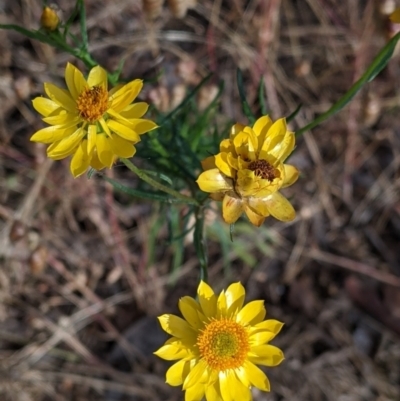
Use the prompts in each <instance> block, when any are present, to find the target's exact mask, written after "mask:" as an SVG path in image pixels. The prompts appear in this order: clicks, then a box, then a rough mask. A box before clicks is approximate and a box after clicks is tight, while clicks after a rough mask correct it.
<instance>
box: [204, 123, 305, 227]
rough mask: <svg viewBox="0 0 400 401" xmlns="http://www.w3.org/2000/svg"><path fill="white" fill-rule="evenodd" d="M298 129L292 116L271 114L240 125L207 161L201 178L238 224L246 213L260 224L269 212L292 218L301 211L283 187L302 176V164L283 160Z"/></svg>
mask: <svg viewBox="0 0 400 401" xmlns="http://www.w3.org/2000/svg"><path fill="white" fill-rule="evenodd" d="M294 145H295V137H294V133H293V132H290V131H288V130H287V127H286V121H285V119H284V118H281V119H279V120H277V121H275V122H272V120H271V119H270V118H269V117H268V116H263V117H261V118H259V119H258V120H257V121H256V122H255V124H254V126H253V127H252V128H251V127H248V126H244V125H242V124H235V125H234V126H233V127H232V128H231V133H230V138H229V139H225V140H223V141H222V142H221V144H220V153H218V154H217V155H215V156H210V157H208V158H207V159H205V160H203V162H202V165H203V169H204V170H205V171H204V172H203V173H201V174H200V176H199V178H198V180H197V183H198V185H199V187H200V189H201V190H202V191H204V192H210V193H211V195H210V196H211V198H212V199H214V200H222V216H223V218H224V220H225V222H226V223H228V224H233V223H234V222H235V221H236V220H237V219H238V218H239V217H240V216H241V214H242V213H243V212H245V213H246V215H247V217H248V218H249V220H250V221H251V223H252V224H254V225H256V226H260V225H261V224H262V223H263V222H264V220H265V218H266V217H268V216H269V215H271V216H273V217H275V218H276V219H278V220H281V221H291V220H293V219H294V218H295V216H296V213H295V211H294V209H293V206H292V205H291V204H290V202H289V201H288V200H287V199H286V198H285V197H284V196H283V195H281V194H280V193H279V192H278V191H279V189H281V188H284V187H287V186H289V185H292V184H293V183H294V182H295V181H296V180H297V178H298V176H299V172H298V170H297V169H296V167H293V166H291V165H289V164H283V162H284V161H285V159H286V158H287V157H288V156H289V155H290V153H291V152H292V151H293V148H294Z"/></svg>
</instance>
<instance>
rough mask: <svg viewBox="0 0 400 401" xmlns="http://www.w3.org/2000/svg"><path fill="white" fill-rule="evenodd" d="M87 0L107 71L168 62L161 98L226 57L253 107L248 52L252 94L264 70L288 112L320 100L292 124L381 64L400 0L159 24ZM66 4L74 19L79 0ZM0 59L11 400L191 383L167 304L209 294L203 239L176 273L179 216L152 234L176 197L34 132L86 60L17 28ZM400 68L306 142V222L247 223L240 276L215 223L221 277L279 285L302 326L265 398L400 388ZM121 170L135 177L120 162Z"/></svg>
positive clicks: (118, 395)
mask: <svg viewBox="0 0 400 401" xmlns="http://www.w3.org/2000/svg"><path fill="white" fill-rule="evenodd" d="M86 3H87V14H88V26H89V29H90V37H91V49H92V50H93V52H94V55H95V57H96V58H97V59H98V60H99V61H100V62H101V63H102V64H103V65H104V66H105V67H107V68H109V69H113V68H115V67H116V66H117V64H118V62H119V60H120V58H121V57H126V58H127V62H126V64H125V67H124V71H123V74H124V76H126V77H129V78H130V77H134V76H142V75H143V74H145V75H146V76H154V75H155V73H157V71H159V70H160V68H161V67H162V68H163V69H164V72H165V74H164V75H163V76H162V78H161V80H160V82H159V83H158V84H154V85H153V86H151V85H150V89H149V90H148V93H147V94H146V96H147V97H148V98H149V99H152V100H153V101H155V102H158V103H157V104H158V105H159V106H160V107H162V108H164V109H168V108H170V107H171V105H173V104H174V103H176V102H177V101H178V100H179V96H180V93H182V90H181V89H182V87H186V86H188V85H189V86H190V85H193V84H195V83H196V82H198V80H199V78H200V77H201V76H203V75H204V74H205V73H206V72H207V71H213V72H214V73H215V76H216V79H223V80H225V82H226V86H225V92H224V96H223V99H222V103H221V114H224V115H226V116H227V117H228V118H231V119H237V116H238V115H241V114H240V113H241V111H240V108H239V102H238V96H237V89H236V86H235V83H234V82H235V79H234V76H235V69H236V67H237V66H239V67H240V68H242V69H243V70H244V74H245V77H247V80H246V82H247V90H248V94H249V98H250V100H251V101H253V100H254V99H255V97H256V92H257V85H258V82H259V80H260V78H261V77H264V82H265V89H266V94H267V101H268V106H269V109H270V110H271V113H272V115H273V116H274V117H275V118H276V117H279V116H280V115H288V114H289V113H290V112H292V111H293V110H294V109H295V108H296V107H297V105H298V104H299V103H302V104H303V105H304V107H303V109H302V111H301V112H300V114H299V115H298V116H297V117H296V119H295V121H294V124H293V127H299V126H303V125H304V124H305V123H306V122H307V121H310V119H312V117H313V116H314V115H315V114H318V113H320V112H322V111H324V110H325V109H326V108H327V107H328V106H329V105H330V104H332V102H334V101H335V100H336V99H338V98H339V97H340V95H342V94H343V93H344V92H345V91H346V89H347V88H349V86H350V85H351V84H352V82H354V81H355V80H356V79H357V78H358V77H359V76H360V75H361V73H362V72H363V71H364V70H365V68H366V66H367V65H368V63H369V61H370V60H371V59H372V58H373V56H374V55H375V54H376V53H377V51H378V50H379V48H380V47H381V46H382V45H383V44H384V43H385V40H386V38H385V35H386V31H385V29H386V28H387V26H386V19H385V16H384V15H383V14H382V13H381V9H383V5H384V4H389V2H383V1H379V0H376V2H374V1H372V0H365V1H361V0H355V1H339V0H302V1H289V0H283V1H278V0H269V1H262V0H259V1H258V0H250V1H244V0H229V1H222V0H215V1H212V0H203V1H199V2H197V5H196V6H195V8H194V9H193V10H191V11H189V14H188V15H187V16H186V17H185V18H183V19H181V20H178V19H175V18H174V17H173V16H172V15H171V14H170V11H168V9H167V8H164V11H163V12H162V14H161V16H160V17H159V18H157V19H155V20H149V19H146V18H145V17H144V15H143V13H142V11H141V4H140V2H139V1H134V0H121V1H118V2H113V1H110V0H103V1H102V2H98V1H97V2H96V1H92V0H88V1H87V2H86ZM58 4H59V6H60V9H61V10H63V11H64V13H65V15H68V13H69V12H70V11H71V8H72V6H73V5H72V2H69V1H66V0H60V1H59V2H58ZM398 5H400V4H398ZM164 7H166V5H165V6H164ZM40 13H41V4H40V2H39V1H34V0H23V1H19V2H14V1H11V0H4V1H3V3H2V4H1V5H0V22H1V23H13V22H16V23H20V24H24V26H28V27H37V24H38V21H39V17H40ZM0 55H1V57H0V104H1V105H2V107H1V110H0V399H1V400H12V401H25V400H26V401H33V400H41V401H42V400H55V401H66V400H74V401H80V400H82V401H83V400H85V401H87V400H107V401H116V400H119V401H122V400H171V401H172V400H180V399H182V395H181V391H180V390H179V389H172V388H169V387H167V386H166V385H165V384H164V376H163V375H164V372H165V369H166V366H167V365H166V364H164V363H163V362H161V361H158V360H156V359H155V358H154V356H153V355H152V352H153V351H154V350H155V349H156V348H157V347H158V346H159V344H161V343H162V342H163V340H164V337H163V334H162V333H160V330H159V328H158V326H157V323H156V322H155V319H154V318H153V317H154V316H155V315H157V314H159V313H160V312H164V311H175V310H176V301H177V299H178V298H179V297H180V296H182V295H185V294H188V293H190V294H193V291H194V289H195V287H196V280H197V267H198V266H197V262H196V258H195V256H194V253H193V249H192V247H191V244H190V241H189V242H188V245H187V251H186V253H185V257H184V263H183V265H182V267H181V268H180V270H179V272H178V273H177V274H175V279H176V280H177V281H176V283H175V284H174V285H172V286H170V285H168V284H169V283H170V278H171V276H170V260H171V253H172V250H171V248H169V246H168V244H167V238H166V231H165V228H163V227H161V228H160V231H159V234H158V238H157V241H158V244H159V246H158V247H157V250H156V252H155V253H154V254H153V253H152V252H153V251H152V250H151V249H149V246H148V243H147V241H146V239H147V236H148V232H149V230H150V229H151V227H152V226H153V225H154V223H155V219H156V216H157V213H158V212H157V206H156V205H153V204H150V203H140V202H136V201H132V200H130V199H128V198H126V197H124V196H121V194H114V193H113V191H112V189H111V188H110V187H109V186H108V185H107V184H106V183H105V182H103V181H101V180H89V181H88V180H87V179H86V178H80V179H76V180H74V179H73V178H72V177H71V176H70V175H69V172H68V164H67V163H66V162H55V163H52V162H49V161H47V160H46V158H45V149H44V148H43V147H42V146H40V145H37V144H33V143H30V142H29V137H30V135H31V134H32V133H33V132H34V131H35V130H37V129H38V128H39V127H41V122H40V119H39V116H38V115H37V114H36V113H34V111H33V109H32V107H31V102H30V99H32V98H33V97H34V96H37V95H38V94H41V93H42V83H43V82H44V81H49V80H52V81H60V82H61V78H62V75H63V69H64V66H65V62H66V61H67V60H70V59H71V58H70V57H69V56H68V55H66V54H60V53H58V52H57V53H56V52H55V51H54V50H53V49H51V48H49V47H48V46H46V45H42V44H40V43H36V42H33V41H30V40H27V39H25V38H23V37H21V36H20V35H18V34H14V33H5V32H3V31H0ZM399 82H400V69H399V57H398V56H396V57H395V59H394V60H393V61H392V62H391V64H390V65H389V67H388V68H386V69H385V70H384V71H383V72H382V74H381V75H380V76H379V77H378V78H377V79H376V80H375V81H374V82H372V83H371V84H370V85H369V86H368V87H367V88H366V89H364V90H363V91H362V93H361V95H359V96H357V98H356V99H355V100H354V101H353V103H352V104H351V105H350V106H348V107H347V108H346V109H345V110H343V111H342V112H341V113H340V114H338V115H337V116H335V117H334V118H332V119H331V120H330V121H328V122H326V123H325V124H323V125H321V126H320V127H319V128H316V129H314V130H313V132H308V133H306V134H305V135H304V136H303V138H301V139H300V140H299V141H298V147H297V149H296V152H295V154H294V155H293V156H292V158H291V163H292V164H295V165H297V166H298V167H299V168H300V170H301V171H302V176H301V178H300V180H299V182H298V183H297V184H296V185H294V186H292V187H291V188H289V189H288V190H287V192H286V194H287V195H288V196H289V197H292V198H293V202H294V203H295V205H296V209H297V210H298V218H297V219H296V221H295V222H293V223H292V224H290V225H285V224H281V223H277V222H274V221H267V222H266V223H265V225H264V227H263V228H262V229H261V230H259V231H255V230H253V229H250V228H249V227H248V225H246V224H242V223H240V224H239V225H238V228H237V232H238V233H237V236H236V239H235V243H234V244H233V245H232V250H231V251H230V252H229V253H228V259H229V260H230V262H231V269H230V270H229V271H228V272H227V271H226V270H224V261H223V259H222V256H221V253H220V246H219V244H218V242H216V241H214V240H213V239H212V238H213V235H212V229H211V228H210V236H211V240H210V244H209V257H210V276H211V280H212V283H213V285H214V286H215V287H218V288H220V287H222V286H223V285H225V284H226V283H227V282H228V281H231V280H238V279H240V280H241V281H242V282H244V283H245V284H246V288H247V291H248V296H249V298H262V299H265V300H266V302H267V305H268V309H269V314H270V315H271V316H273V317H275V318H278V319H280V320H283V321H285V322H286V328H285V330H284V331H283V333H282V335H281V336H279V338H278V339H277V341H276V344H277V345H279V346H280V347H281V348H283V349H284V351H285V355H286V361H285V362H284V363H283V364H282V365H281V366H280V367H279V368H276V369H271V370H269V372H268V373H269V376H270V379H271V382H272V387H273V392H272V393H271V394H269V395H264V394H256V393H255V394H254V397H255V399H256V400H268V401H278V400H279V401H289V400H290V401H361V400H362V401H375V400H379V401H389V400H392V401H395V400H399V399H400V385H399V383H400V365H399V363H398V361H399V360H400V341H399V336H400V310H399V306H398V305H399V304H400V290H399V288H400V256H399V255H400V254H399V251H398V246H399V243H400V194H399V193H400V180H399V178H400V177H399V171H400V168H399V166H400V129H399V119H398V114H397V113H398V112H399V107H400V96H399V89H398V88H399V87H400V85H399V84H398V83H399ZM215 83H216V81H215ZM179 88H181V89H179ZM203 95H204V96H205V95H206V94H203ZM109 174H110V175H114V176H116V177H118V178H119V179H122V180H124V179H128V178H129V179H130V180H132V178H131V176H127V175H126V172H125V170H124V168H123V167H121V166H117V167H116V168H114V169H113V170H112V171H111V172H110V173H109ZM215 219H217V222H218V219H219V217H218V216H216V215H212V216H211V217H210V221H214V220H215ZM238 401H239V400H238Z"/></svg>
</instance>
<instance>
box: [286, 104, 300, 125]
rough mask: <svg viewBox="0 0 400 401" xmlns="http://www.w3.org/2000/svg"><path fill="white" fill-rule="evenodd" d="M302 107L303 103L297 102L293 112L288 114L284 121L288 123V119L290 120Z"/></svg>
mask: <svg viewBox="0 0 400 401" xmlns="http://www.w3.org/2000/svg"><path fill="white" fill-rule="evenodd" d="M302 107H303V105H302V104H299V105H298V106H297V107H296V109H295V110H294V111H293V113H291V114H289V115H288V116H287V117H286V122H288V123H290V121H292V120H293V119H294V118H295V117H296V116H297V114H299V111H300V110H301V108H302Z"/></svg>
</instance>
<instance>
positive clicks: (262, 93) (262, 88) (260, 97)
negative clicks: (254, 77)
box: [258, 76, 268, 116]
mask: <svg viewBox="0 0 400 401" xmlns="http://www.w3.org/2000/svg"><path fill="white" fill-rule="evenodd" d="M258 103H260V111H261V115H263V116H265V115H267V114H268V109H267V103H266V102H265V86H264V76H261V79H260V84H259V85H258Z"/></svg>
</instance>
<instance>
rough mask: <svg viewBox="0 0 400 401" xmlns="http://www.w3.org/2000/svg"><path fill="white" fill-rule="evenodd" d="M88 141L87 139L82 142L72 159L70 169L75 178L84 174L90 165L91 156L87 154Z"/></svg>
mask: <svg viewBox="0 0 400 401" xmlns="http://www.w3.org/2000/svg"><path fill="white" fill-rule="evenodd" d="M86 142H87V141H86V140H84V141H82V142H81V144H80V145H79V146H78V149H77V150H76V152H75V154H74V155H73V157H72V159H71V164H70V170H71V174H72V175H73V176H74V177H75V178H76V177H79V176H80V175H82V174H83V173H84V172H85V171H86V170H87V169H88V167H89V163H90V157H89V155H88V154H87V143H86Z"/></svg>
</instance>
